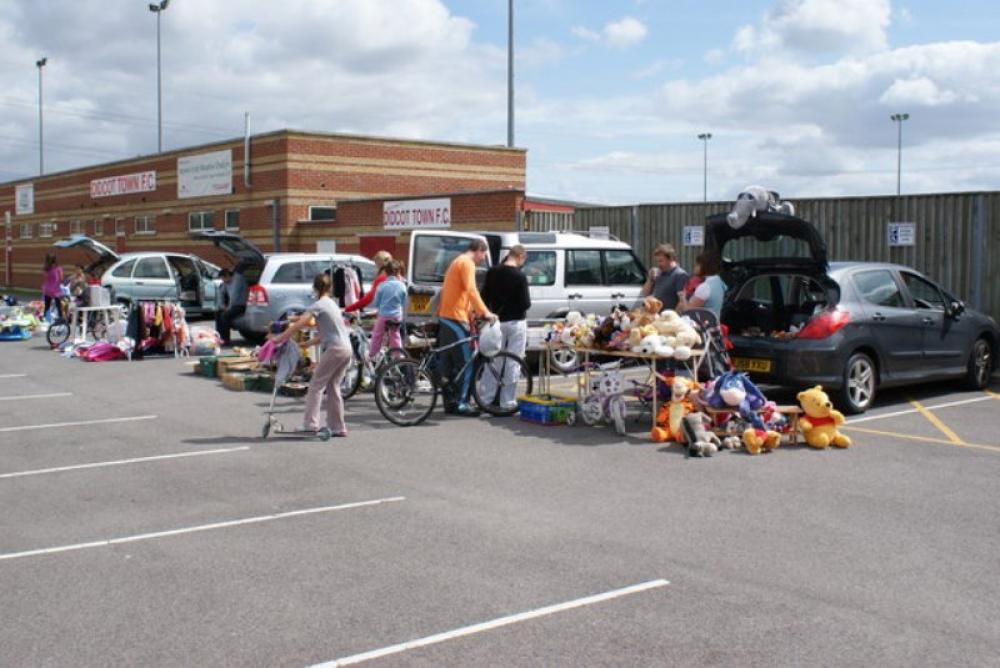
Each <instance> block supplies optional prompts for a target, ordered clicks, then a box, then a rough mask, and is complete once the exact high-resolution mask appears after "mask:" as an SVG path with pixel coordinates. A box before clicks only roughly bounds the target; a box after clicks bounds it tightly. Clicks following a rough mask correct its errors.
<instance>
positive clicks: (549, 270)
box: [521, 251, 556, 285]
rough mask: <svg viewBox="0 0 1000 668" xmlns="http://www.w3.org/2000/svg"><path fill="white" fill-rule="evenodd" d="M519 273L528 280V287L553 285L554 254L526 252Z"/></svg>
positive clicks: (554, 279)
mask: <svg viewBox="0 0 1000 668" xmlns="http://www.w3.org/2000/svg"><path fill="white" fill-rule="evenodd" d="M521 271H523V272H524V276H525V278H527V279H528V285H555V283H556V252H555V251H528V257H527V258H526V259H525V261H524V266H523V267H521Z"/></svg>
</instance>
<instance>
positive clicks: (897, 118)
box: [889, 114, 910, 197]
mask: <svg viewBox="0 0 1000 668" xmlns="http://www.w3.org/2000/svg"><path fill="white" fill-rule="evenodd" d="M909 118H910V115H909V114H893V115H892V116H890V117H889V120H891V121H892V122H893V123H896V125H897V127H898V132H897V135H896V197H899V194H900V190H901V185H902V182H903V121H905V120H908V119H909Z"/></svg>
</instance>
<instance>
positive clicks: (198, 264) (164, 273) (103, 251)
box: [53, 235, 220, 316]
mask: <svg viewBox="0 0 1000 668" xmlns="http://www.w3.org/2000/svg"><path fill="white" fill-rule="evenodd" d="M53 246H55V247H56V248H60V249H71V248H74V249H79V250H82V251H84V252H85V253H86V254H87V255H89V256H90V257H92V258H94V260H93V262H92V263H91V264H90V265H88V266H87V267H86V268H85V269H84V271H85V272H86V273H87V274H88V275H89V276H93V277H95V278H99V280H100V282H101V285H102V286H104V287H105V288H107V289H108V290H109V291H110V293H111V299H112V301H114V302H118V303H121V304H125V305H128V304H131V303H133V302H135V301H139V300H169V301H174V302H177V303H179V304H180V305H181V306H182V307H184V310H185V311H186V312H187V313H188V314H189V315H200V316H204V315H210V314H212V313H214V312H215V304H216V298H217V294H218V286H219V285H220V281H219V279H218V276H219V267H217V266H216V265H214V264H212V263H211V262H207V261H205V260H203V259H201V258H200V257H198V256H197V255H189V254H186V253H169V252H141V253H124V254H121V255H119V254H118V253H116V252H115V251H113V250H111V249H110V248H108V247H107V246H105V245H104V244H102V243H101V242H99V241H96V240H94V239H91V238H90V237H87V236H83V235H73V236H71V237H69V238H67V239H62V240H60V241H57V242H55V243H54V244H53Z"/></svg>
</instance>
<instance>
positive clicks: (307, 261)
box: [192, 230, 377, 343]
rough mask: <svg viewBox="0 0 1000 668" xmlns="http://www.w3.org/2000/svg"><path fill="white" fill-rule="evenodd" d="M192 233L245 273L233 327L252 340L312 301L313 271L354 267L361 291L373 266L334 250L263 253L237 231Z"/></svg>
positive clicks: (261, 337) (256, 340) (368, 282)
mask: <svg viewBox="0 0 1000 668" xmlns="http://www.w3.org/2000/svg"><path fill="white" fill-rule="evenodd" d="M192 236H193V237H194V238H196V239H205V240H209V241H211V242H212V243H214V244H215V245H216V246H217V247H218V248H219V249H220V250H222V251H223V252H224V253H226V254H227V255H228V256H229V257H230V258H231V259H232V261H233V265H234V268H239V269H240V270H241V271H242V272H243V274H244V276H246V279H247V284H248V285H249V290H248V294H247V309H246V313H244V314H243V315H242V316H240V317H239V318H237V319H236V321H235V323H234V327H235V328H236V329H237V330H238V331H239V333H240V335H241V336H242V337H243V338H244V339H246V340H248V341H250V342H253V343H259V342H261V341H263V340H264V338H265V337H266V336H267V330H268V327H269V326H270V324H271V323H272V322H274V321H276V320H283V319H285V318H286V317H287V316H288V315H289V314H292V313H301V312H302V311H304V310H305V309H306V307H308V306H309V304H311V303H312V301H313V298H312V282H313V278H314V277H315V276H316V274H320V273H323V272H325V271H328V270H335V269H336V268H337V267H338V266H343V267H345V268H347V267H349V268H352V269H353V268H356V270H357V271H359V272H360V274H361V284H362V288H363V289H364V290H365V292H366V293H367V291H368V290H370V289H371V283H372V281H373V280H375V274H376V271H377V269H376V267H375V263H374V262H372V261H371V260H369V259H367V258H364V257H362V256H360V255H348V254H340V253H272V254H269V255H265V254H264V252H263V251H261V250H260V248H258V247H257V246H256V245H254V244H253V243H252V242H250V241H247V240H246V239H244V238H242V237H241V236H239V235H238V234H234V233H232V232H223V231H217V230H211V231H204V232H196V233H193V234H192Z"/></svg>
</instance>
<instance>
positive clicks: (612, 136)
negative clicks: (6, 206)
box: [0, 0, 1000, 204]
mask: <svg viewBox="0 0 1000 668" xmlns="http://www.w3.org/2000/svg"><path fill="white" fill-rule="evenodd" d="M146 4H147V3H146V2H139V1H138V0H72V1H71V0H46V2H44V3H39V2H33V1H30V0H7V1H6V2H4V3H0V91H2V92H0V180H12V179H16V178H22V177H28V176H32V175H34V174H35V173H37V168H38V164H37V69H36V68H35V67H34V62H35V60H36V59H37V58H39V57H41V56H42V55H45V56H47V57H48V58H49V64H48V65H47V66H46V68H45V70H44V76H45V109H46V121H45V139H46V142H45V147H46V171H55V170H59V169H67V168H71V167H75V166H80V165H86V164H93V163H96V162H102V161H108V160H113V159H117V158H123V157H129V156H134V155H139V154H147V153H151V152H154V151H155V149H156V127H155V118H156V107H155V99H156V97H155V95H156V89H155V65H156V61H155V20H154V18H153V16H152V14H150V12H149V11H148V10H147V9H146ZM997 15H998V12H997V11H996V8H995V3H987V2H984V1H981V0H966V1H963V0H957V1H955V2H950V3H942V2H930V1H928V0H921V1H916V0H914V1H908V2H900V1H894V0H749V1H744V2H735V1H729V0H719V1H706V2H696V1H694V0H672V1H666V0H624V1H621V2H616V3H610V2H596V1H570V0H535V1H527V0H521V1H517V2H516V3H515V23H516V26H515V33H516V35H515V42H516V47H517V62H516V66H515V69H516V82H517V83H516V87H517V109H516V120H517V124H516V143H517V145H519V146H522V147H525V148H527V149H528V190H529V192H531V193H533V194H537V195H542V196H549V197H558V198H565V199H572V200H583V201H591V202H601V203H622V204H628V203H637V202H659V201H697V200H700V199H701V197H702V187H703V182H702V168H703V153H702V149H703V145H702V142H701V141H699V140H698V139H697V134H698V133H700V132H711V133H712V135H713V136H712V139H711V140H710V142H709V144H708V196H709V198H710V199H713V200H728V199H732V198H733V197H735V195H736V194H737V193H738V192H739V191H740V190H741V189H742V188H743V187H744V186H746V185H750V184H755V183H759V184H761V185H765V186H767V187H768V188H771V189H773V190H778V191H780V192H781V193H782V194H783V195H785V196H788V197H790V198H793V199H794V197H796V196H798V197H809V196H840V195H872V194H888V193H893V192H895V188H896V157H897V154H896V138H897V135H896V126H895V125H894V124H893V123H892V122H891V121H890V120H889V115H890V114H892V113H895V112H907V113H909V114H911V117H910V120H908V121H907V122H906V123H905V124H904V128H903V138H904V139H903V143H904V149H903V179H902V189H903V191H904V192H938V191H963V190H981V189H995V188H996V187H997V183H998V177H1000V158H995V157H994V156H996V155H998V150H1000V128H998V121H997V114H996V109H997V108H998V103H1000V75H998V74H997V73H998V72H1000V42H998V41H997V37H996V36H997V35H998V34H1000V31H998V27H1000V25H998V24H1000V20H998V18H997ZM506 22H507V2H506V1H505V0H489V1H487V0H327V1H322V0H283V1H282V2H281V3H276V2H273V1H272V0H243V1H241V2H239V3H234V2H229V1H226V0H198V2H195V1H194V0H172V2H171V5H170V7H169V8H168V10H167V11H166V12H165V13H164V14H163V15H162V29H163V44H164V57H163V68H164V144H165V148H179V147H184V146H190V145H195V144H199V143H204V142H208V141H212V140H215V139H221V138H227V137H233V136H238V135H239V134H241V132H242V119H243V112H244V110H249V111H250V112H251V115H252V128H253V130H254V131H255V132H266V131H269V130H273V129H277V128H282V127H291V128H298V129H306V130H320V131H333V132H357V133H363V134H373V135H384V136H400V137H414V138H423V139H439V140H446V141H448V140H450V141H462V142H476V143H485V144H497V143H503V142H505V141H506V116H505V115H506V98H505V96H506Z"/></svg>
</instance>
